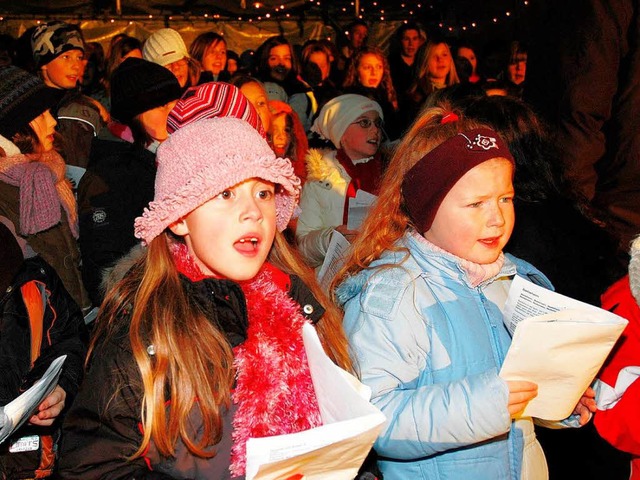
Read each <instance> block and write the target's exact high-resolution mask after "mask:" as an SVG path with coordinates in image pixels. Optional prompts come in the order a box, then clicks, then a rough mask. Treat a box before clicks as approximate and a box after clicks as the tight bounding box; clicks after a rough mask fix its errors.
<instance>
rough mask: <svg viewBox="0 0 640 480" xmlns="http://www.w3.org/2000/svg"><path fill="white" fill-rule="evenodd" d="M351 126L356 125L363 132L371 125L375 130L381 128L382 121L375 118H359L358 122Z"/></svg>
mask: <svg viewBox="0 0 640 480" xmlns="http://www.w3.org/2000/svg"><path fill="white" fill-rule="evenodd" d="M351 125H358V126H359V127H360V128H363V129H365V130H369V129H370V128H371V126H372V125H375V126H376V128H380V129H381V128H382V119H381V118H376V119H375V120H371V119H370V118H361V119H360V120H356V121H355V122H353V123H352V124H351Z"/></svg>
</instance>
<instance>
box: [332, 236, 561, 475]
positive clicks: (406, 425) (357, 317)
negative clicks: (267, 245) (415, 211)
mask: <svg viewBox="0 0 640 480" xmlns="http://www.w3.org/2000/svg"><path fill="white" fill-rule="evenodd" d="M400 244H402V245H404V246H406V247H408V249H409V251H410V255H409V256H408V258H406V257H407V254H406V252H396V253H391V252H387V253H385V254H384V255H383V256H382V257H381V258H380V259H378V260H377V261H375V262H374V263H372V264H371V267H381V266H383V265H399V266H397V267H395V268H386V269H384V268H372V269H368V270H365V271H361V272H359V273H358V274H357V275H354V276H353V277H350V278H348V279H347V280H346V281H345V282H343V283H342V284H341V285H340V287H339V288H338V290H337V294H338V299H339V301H340V302H341V303H342V304H343V306H344V309H345V316H344V327H345V330H346V333H347V336H348V338H349V341H350V345H351V349H352V352H353V356H354V360H355V362H356V369H357V370H358V371H359V373H360V375H361V378H362V381H363V382H364V383H365V384H366V385H368V386H369V387H371V389H372V391H373V398H372V401H373V403H374V404H375V405H376V406H377V407H378V408H380V409H381V410H382V412H383V413H384V414H385V415H386V416H387V423H386V425H385V428H384V429H383V431H382V433H381V435H380V437H379V439H378V440H377V442H376V445H375V447H376V450H377V451H378V454H379V455H380V456H381V457H382V459H381V461H380V467H381V469H382V472H383V474H384V478H385V480H395V479H402V480H418V479H465V480H473V479H491V480H499V479H520V478H522V479H535V480H538V479H540V478H546V477H547V473H546V462H545V460H544V454H543V453H542V450H541V449H540V446H539V444H538V442H537V440H536V439H535V433H534V432H533V423H532V422H531V420H530V419H528V418H527V419H521V420H518V421H517V422H514V421H512V420H511V418H510V416H509V413H508V410H507V400H508V388H507V385H506V383H505V382H504V381H503V380H502V379H500V378H499V377H498V371H499V370H500V366H501V365H502V362H503V360H504V358H505V355H506V352H507V350H508V348H509V345H510V342H511V338H510V336H509V333H508V331H507V329H506V327H505V326H504V324H503V320H502V313H501V310H500V308H501V307H503V306H504V301H505V300H506V296H507V293H508V290H509V286H510V284H511V279H512V278H513V276H514V275H515V274H518V275H521V276H523V277H525V278H527V279H528V280H530V281H533V282H534V283H537V284H539V285H542V286H544V287H547V288H553V287H552V285H551V284H550V282H549V280H548V279H547V278H546V277H545V276H544V275H543V274H542V273H540V272H539V271H538V270H536V269H535V268H534V267H533V266H531V265H530V264H528V263H527V262H524V261H522V260H519V259H516V258H515V257H512V256H508V255H507V256H506V258H505V262H504V266H503V267H502V270H501V272H500V273H499V274H498V275H497V276H496V277H494V278H492V279H489V280H487V281H485V282H483V283H482V284H481V285H480V286H478V287H475V288H473V287H471V285H470V283H469V282H468V279H467V276H466V273H465V271H464V270H463V269H462V268H461V267H460V265H459V263H458V262H456V260H455V258H454V257H453V256H450V255H448V254H446V253H443V252H436V251H435V250H433V249H431V248H430V247H429V246H428V244H426V241H425V240H424V238H423V237H421V236H420V235H418V234H417V233H415V232H408V233H407V234H406V235H405V237H404V238H403V239H401V241H400ZM404 258H406V260H405V261H404V262H402V260H403V259H404ZM523 458H524V460H523ZM523 461H524V464H523Z"/></svg>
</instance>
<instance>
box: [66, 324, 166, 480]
mask: <svg viewBox="0 0 640 480" xmlns="http://www.w3.org/2000/svg"><path fill="white" fill-rule="evenodd" d="M118 340H119V341H120V343H127V342H128V338H127V337H126V335H125V336H124V337H121V338H116V339H112V341H110V342H109V343H107V344H106V345H105V346H103V347H101V348H100V349H99V350H96V351H95V352H94V354H93V360H92V364H91V366H90V367H89V369H88V371H87V375H86V378H85V382H84V383H83V385H82V388H81V389H80V393H79V394H78V397H77V398H76V401H75V402H74V403H73V405H72V406H71V409H70V411H69V413H68V414H67V416H66V417H65V421H64V424H63V427H62V428H63V431H62V445H61V449H60V463H59V473H60V477H61V478H63V479H78V480H79V479H82V480H91V479H101V480H120V479H131V478H135V479H149V480H151V479H154V480H155V479H158V480H164V479H170V478H172V477H170V476H167V475H165V474H161V473H158V472H153V471H151V470H150V469H149V467H148V466H147V464H146V462H145V459H144V458H143V457H138V458H135V459H133V460H129V459H128V457H130V456H131V455H133V453H134V452H135V451H136V450H137V449H138V447H139V446H140V444H141V443H142V433H141V430H140V427H139V422H140V411H141V401H142V387H141V384H140V382H141V379H140V376H139V373H138V371H137V367H136V364H135V361H134V359H133V356H132V354H131V352H130V351H128V350H126V349H124V348H122V347H121V346H119V345H117V343H118V342H117V341H118Z"/></svg>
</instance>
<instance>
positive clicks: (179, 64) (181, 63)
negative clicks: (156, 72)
mask: <svg viewBox="0 0 640 480" xmlns="http://www.w3.org/2000/svg"><path fill="white" fill-rule="evenodd" d="M188 66H189V62H187V60H186V59H184V58H183V59H181V60H178V61H176V62H172V63H169V64H167V65H165V67H166V68H167V69H168V70H171V71H172V72H175V71H176V70H178V71H180V70H182V69H183V68H187V67H188Z"/></svg>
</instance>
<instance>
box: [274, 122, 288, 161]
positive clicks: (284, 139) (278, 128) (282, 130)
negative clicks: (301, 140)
mask: <svg viewBox="0 0 640 480" xmlns="http://www.w3.org/2000/svg"><path fill="white" fill-rule="evenodd" d="M271 143H272V145H273V150H274V152H275V154H276V155H278V156H279V157H283V156H285V155H286V153H287V149H288V148H289V145H290V144H291V129H290V128H289V127H287V116H286V114H284V113H281V114H280V115H276V116H274V117H273V120H272V121H271Z"/></svg>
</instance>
